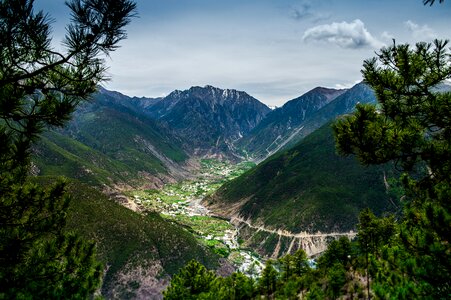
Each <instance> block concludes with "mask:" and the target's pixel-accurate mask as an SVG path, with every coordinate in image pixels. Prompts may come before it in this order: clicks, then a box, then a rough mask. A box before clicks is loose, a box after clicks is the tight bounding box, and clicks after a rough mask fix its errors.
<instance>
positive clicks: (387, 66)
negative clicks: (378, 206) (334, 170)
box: [334, 40, 451, 299]
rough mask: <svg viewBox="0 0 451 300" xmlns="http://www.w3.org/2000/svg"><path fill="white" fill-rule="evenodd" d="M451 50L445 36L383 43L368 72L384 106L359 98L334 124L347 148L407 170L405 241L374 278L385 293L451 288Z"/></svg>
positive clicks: (433, 293)
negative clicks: (449, 85)
mask: <svg viewBox="0 0 451 300" xmlns="http://www.w3.org/2000/svg"><path fill="white" fill-rule="evenodd" d="M450 54H451V53H450V50H449V48H448V42H447V41H439V40H435V41H434V43H433V44H429V43H417V44H416V46H415V47H414V48H412V47H411V46H409V45H396V44H393V46H391V47H387V48H383V49H382V50H381V52H380V54H378V56H377V57H376V58H373V59H370V60H367V61H365V63H364V70H363V71H362V73H363V76H364V80H365V82H366V83H367V84H369V85H370V86H371V87H372V88H373V89H374V91H375V93H376V96H377V99H378V102H379V104H378V106H372V105H358V106H357V108H356V112H355V113H354V114H352V115H348V116H345V117H343V118H342V119H340V120H339V121H338V122H336V123H335V125H334V131H335V135H336V139H337V147H338V150H339V151H340V152H341V153H343V154H345V155H349V154H355V155H356V156H357V157H358V159H359V160H360V161H361V162H362V163H363V164H366V165H369V164H382V163H386V162H389V161H394V162H395V165H396V166H397V167H398V168H399V169H400V170H401V171H402V172H403V175H402V176H401V182H402V184H403V187H404V190H405V196H404V197H403V200H404V206H405V208H404V216H403V218H402V220H400V222H399V225H398V226H399V231H400V235H399V237H400V244H399V245H392V246H391V247H388V248H387V249H385V250H384V253H383V257H382V259H385V261H380V262H379V263H381V266H382V265H383V266H386V267H387V268H390V272H388V270H379V271H380V273H379V275H378V277H377V278H376V282H375V288H376V287H377V289H378V290H379V291H382V292H383V297H384V298H385V297H388V298H396V297H400V298H418V297H424V298H428V297H431V298H436V299H439V298H447V297H449V295H450V294H451V286H450V281H449V278H451V247H450V243H449V237H450V236H451V232H450V228H451V215H450V206H451V203H450V199H451V93H450V92H449V90H448V91H447V90H443V87H442V86H441V84H443V83H444V82H445V80H448V79H450V78H451V55H450ZM370 223H371V222H370ZM364 227H365V226H363V229H365V228H364ZM369 229H370V227H368V228H367V230H366V231H367V233H371V232H372V230H369ZM359 234H365V230H363V231H362V232H361V233H359ZM368 238H369V239H371V240H372V242H371V243H375V242H377V240H376V239H374V238H373V237H371V236H368ZM368 245H369V246H370V244H368ZM368 250H371V249H368ZM389 274H391V275H389ZM406 275H407V276H406ZM395 277H396V278H395ZM401 279H402V280H401ZM393 282H400V283H403V284H399V285H393ZM413 286H415V287H416V288H414V289H413V288H412V287H413Z"/></svg>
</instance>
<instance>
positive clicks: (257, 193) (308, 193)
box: [207, 124, 395, 232]
mask: <svg viewBox="0 0 451 300" xmlns="http://www.w3.org/2000/svg"><path fill="white" fill-rule="evenodd" d="M390 176H391V175H390V172H389V171H388V168H387V167H384V166H375V167H369V168H365V167H363V166H361V165H359V163H358V162H357V161H356V159H355V158H354V157H340V156H338V155H337V154H336V153H335V142H334V138H333V136H332V132H331V128H330V125H329V124H328V125H325V126H323V127H321V128H320V129H319V130H317V131H315V132H314V133H312V134H311V135H309V136H308V137H306V138H305V139H304V140H303V141H301V142H300V143H299V144H297V145H296V146H295V147H293V148H291V149H290V150H288V151H282V152H279V153H277V154H275V155H273V156H271V157H270V158H268V159H267V160H266V161H264V162H263V163H261V164H260V165H258V166H256V167H255V168H253V169H251V170H250V171H248V172H247V173H245V174H243V175H242V176H240V177H238V178H236V179H235V180H233V181H231V182H229V183H226V184H225V185H223V186H222V187H221V188H220V189H219V190H218V192H217V193H216V194H215V195H214V196H213V197H212V198H210V199H208V200H207V203H208V205H209V206H210V207H211V208H212V209H213V210H214V211H216V212H217V213H219V214H221V215H225V216H227V217H231V216H237V215H238V216H240V218H242V219H245V220H250V221H251V222H252V223H254V224H262V225H264V226H266V227H269V228H274V229H286V230H289V231H291V232H301V231H307V232H316V231H318V230H319V231H322V232H333V231H348V230H352V229H355V226H356V224H357V219H358V214H359V212H360V210H361V209H363V208H365V207H370V208H371V209H373V210H374V212H375V213H376V214H382V213H383V212H385V211H390V210H393V209H395V207H394V205H393V203H394V202H393V201H394V200H393V199H390V195H389V194H387V189H386V185H385V183H384V178H386V177H390Z"/></svg>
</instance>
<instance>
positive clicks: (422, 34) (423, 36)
mask: <svg viewBox="0 0 451 300" xmlns="http://www.w3.org/2000/svg"><path fill="white" fill-rule="evenodd" d="M404 25H405V26H406V27H407V29H408V30H409V31H410V32H411V33H412V35H413V37H414V38H415V39H419V40H429V39H433V38H435V37H436V36H437V34H436V33H435V32H434V30H432V28H430V27H429V26H428V25H423V26H421V25H418V24H416V23H414V22H412V21H411V20H408V21H406V22H404Z"/></svg>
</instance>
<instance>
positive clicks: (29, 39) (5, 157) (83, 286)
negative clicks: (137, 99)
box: [0, 0, 135, 299]
mask: <svg viewBox="0 0 451 300" xmlns="http://www.w3.org/2000/svg"><path fill="white" fill-rule="evenodd" d="M33 2H34V1H33V0H9V1H0V298H2V299H3V298H31V297H36V298H42V299H50V298H86V297H88V295H89V294H92V293H93V292H94V290H95V289H96V288H97V287H98V284H99V282H100V275H101V268H100V265H98V264H97V263H96V262H95V260H94V253H95V251H94V244H93V243H87V242H84V241H81V240H80V239H78V238H77V237H76V236H74V235H72V234H67V233H65V232H64V225H65V219H66V213H67V208H68V203H69V197H68V195H67V194H66V193H65V185H64V183H62V182H58V183H56V184H54V185H53V186H51V187H49V188H46V189H43V188H42V187H40V186H38V185H36V184H32V183H29V182H28V181H27V174H28V173H29V168H30V154H31V146H32V144H33V142H34V141H36V140H37V139H38V138H39V136H40V134H41V133H42V132H43V130H45V129H46V128H47V127H49V126H62V125H63V124H64V123H65V122H66V121H67V120H68V119H69V118H70V115H71V113H72V112H73V111H74V109H75V108H76V106H77V105H78V104H79V103H80V102H81V101H85V100H87V99H88V97H89V96H90V94H91V93H93V92H94V91H95V90H96V87H97V85H98V84H99V82H101V81H102V80H104V79H105V63H104V60H103V58H102V55H108V54H109V53H110V52H111V51H113V50H115V49H116V48H117V46H118V42H119V41H121V40H122V39H124V38H125V37H126V35H125V31H124V30H123V28H124V26H125V25H126V24H128V23H129V21H130V17H131V16H132V14H133V11H134V9H135V4H134V3H133V2H132V1H129V0H109V1H106V0H72V1H67V2H66V4H67V6H68V7H69V8H70V10H71V12H72V15H71V16H72V18H71V23H70V24H69V25H68V26H67V27H66V28H67V33H66V36H65V38H64V40H63V45H64V51H62V52H57V51H55V50H54V49H53V48H52V40H51V36H50V34H51V27H50V23H51V19H50V18H49V16H48V15H46V14H45V13H44V12H42V11H39V12H35V11H34V10H33Z"/></svg>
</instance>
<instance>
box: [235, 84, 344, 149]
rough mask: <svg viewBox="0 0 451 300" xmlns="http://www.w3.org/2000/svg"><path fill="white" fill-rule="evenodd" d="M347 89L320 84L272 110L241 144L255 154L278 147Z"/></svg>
mask: <svg viewBox="0 0 451 300" xmlns="http://www.w3.org/2000/svg"><path fill="white" fill-rule="evenodd" d="M345 92H346V90H336V89H328V88H323V87H317V88H315V89H313V90H311V91H309V92H307V93H305V94H304V95H302V96H300V97H298V98H296V99H293V100H290V101H288V102H287V103H285V104H284V105H283V106H282V107H280V108H276V109H275V110H273V111H271V112H270V113H269V114H268V115H267V116H266V117H265V118H264V119H263V120H262V121H261V122H260V123H259V124H258V126H256V127H255V128H254V129H253V130H252V132H250V134H249V135H248V136H246V137H244V138H242V139H241V140H240V141H239V145H240V146H241V147H244V148H245V149H246V151H247V152H249V153H251V154H252V155H253V156H255V157H260V158H264V157H266V156H268V155H270V154H272V153H275V152H276V151H277V150H279V149H280V148H281V147H282V146H283V145H284V143H285V142H286V141H287V140H288V139H289V136H290V135H292V134H293V133H296V132H297V131H299V130H300V128H301V127H302V126H301V125H302V124H303V122H304V121H305V120H306V119H308V118H310V117H311V116H312V115H313V114H314V113H315V112H317V111H318V110H320V109H321V108H322V107H324V106H325V105H327V104H328V103H330V102H331V101H332V100H334V99H335V98H337V97H338V96H340V95H342V94H343V93H345Z"/></svg>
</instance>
